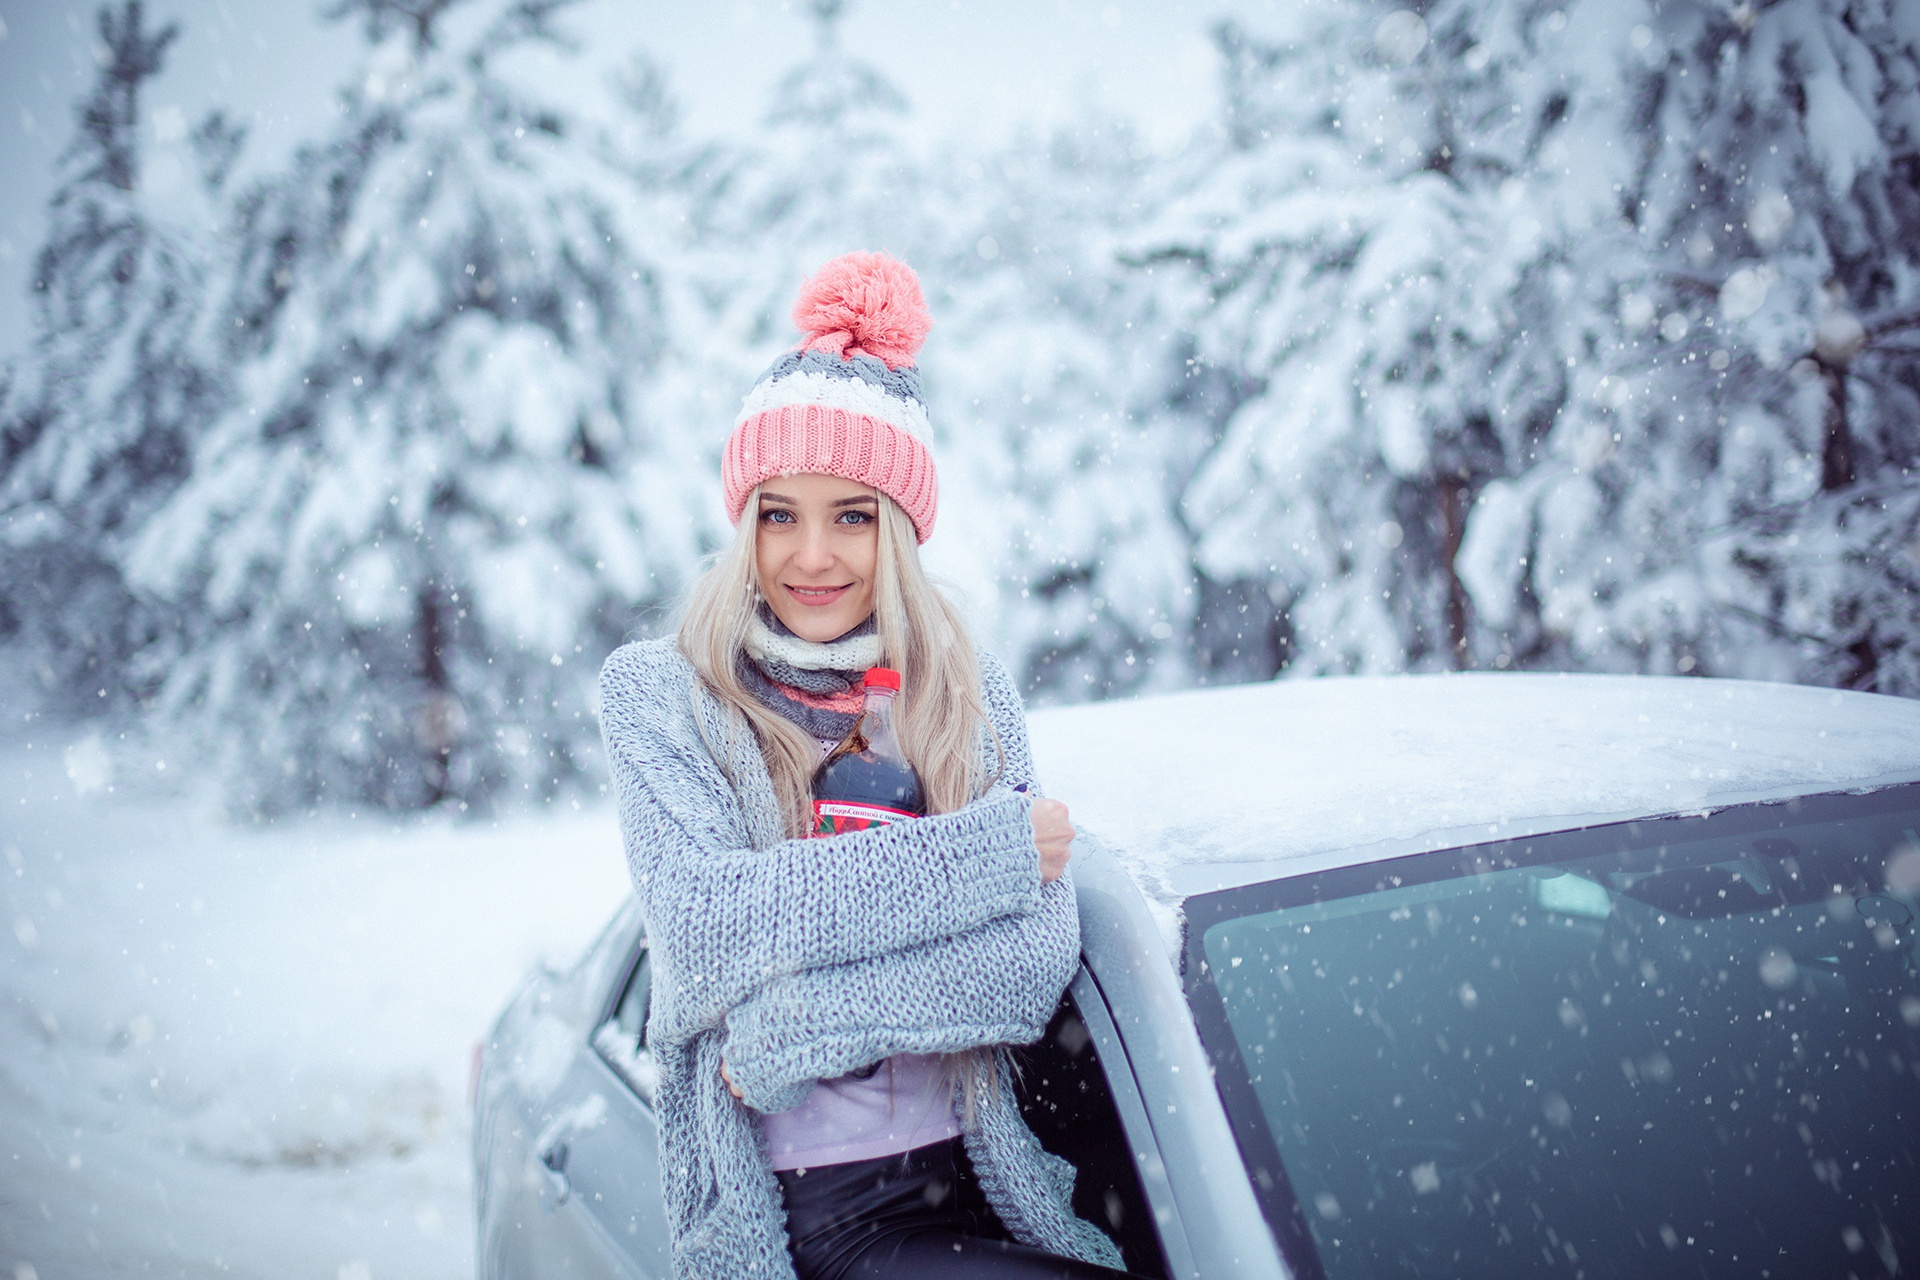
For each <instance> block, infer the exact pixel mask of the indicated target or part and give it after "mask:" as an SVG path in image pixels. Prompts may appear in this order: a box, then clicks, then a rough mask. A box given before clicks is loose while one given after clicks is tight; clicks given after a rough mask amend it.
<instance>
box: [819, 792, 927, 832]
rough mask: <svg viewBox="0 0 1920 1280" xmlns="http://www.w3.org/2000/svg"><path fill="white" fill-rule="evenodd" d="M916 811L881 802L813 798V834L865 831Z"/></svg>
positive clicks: (911, 816) (917, 815)
mask: <svg viewBox="0 0 1920 1280" xmlns="http://www.w3.org/2000/svg"><path fill="white" fill-rule="evenodd" d="M919 816H920V815H919V814H917V813H908V812H907V811H906V810H905V809H889V808H887V807H886V806H885V805H881V804H854V803H851V802H850V801H846V800H815V801H814V802H813V834H814V835H816V836H837V835H840V834H841V833H843V832H847V831H865V830H866V829H867V828H868V827H884V826H886V825H888V824H889V823H893V822H899V821H900V820H901V819H903V818H917V817H919Z"/></svg>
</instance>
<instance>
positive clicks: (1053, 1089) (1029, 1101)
mask: <svg viewBox="0 0 1920 1280" xmlns="http://www.w3.org/2000/svg"><path fill="white" fill-rule="evenodd" d="M1014 1067H1015V1080H1016V1084H1015V1088H1016V1090H1017V1092H1018V1093H1019V1095H1020V1112H1021V1114H1022V1115H1023V1116H1025V1117H1026V1121H1027V1124H1028V1126H1029V1127H1030V1128H1031V1129H1032V1130H1033V1132H1034V1136H1035V1137H1037V1138H1039V1139H1040V1145H1041V1146H1043V1147H1045V1148H1046V1149H1047V1150H1048V1151H1051V1152H1053V1153H1054V1154H1055V1155H1057V1156H1060V1157H1062V1158H1064V1159H1066V1160H1067V1161H1068V1162H1070V1163H1071V1164H1072V1165H1073V1166H1074V1168H1075V1169H1076V1170H1077V1171H1078V1176H1077V1177H1076V1178H1075V1179H1074V1184H1073V1209H1074V1212H1075V1213H1077V1214H1079V1215H1080V1216H1081V1217H1083V1218H1085V1219H1086V1220H1087V1221H1089V1222H1093V1223H1097V1224H1098V1225H1100V1226H1102V1227H1104V1228H1106V1229H1107V1231H1108V1234H1110V1235H1112V1236H1113V1238H1114V1240H1115V1241H1116V1242H1118V1244H1119V1245H1120V1251H1121V1253H1122V1254H1123V1255H1125V1258H1126V1263H1127V1270H1128V1271H1130V1272H1132V1273H1133V1274H1135V1275H1138V1276H1154V1277H1165V1276H1166V1274H1167V1272H1166V1263H1165V1260H1164V1258H1163V1256H1162V1252H1161V1248H1160V1239H1159V1235H1158V1233H1157V1232H1156V1231H1155V1230H1154V1226H1153V1214H1152V1211H1151V1210H1150V1209H1149V1208H1148V1205H1147V1197H1146V1194H1145V1192H1144V1191H1143V1190H1142V1189H1141V1186H1140V1176H1139V1173H1138V1172H1137V1171H1136V1170H1135V1168H1134V1163H1133V1158H1132V1155H1131V1153H1130V1151H1129V1148H1128V1143H1127V1138H1126V1134H1125V1133H1124V1132H1123V1131H1122V1129H1121V1126H1120V1116H1119V1113H1118V1111H1116V1110H1115V1108H1114V1104H1113V1092H1112V1090H1111V1089H1110V1088H1109V1087H1108V1085H1107V1078H1106V1075H1105V1073H1104V1071H1103V1070H1102V1069H1101V1064H1100V1059H1099V1054H1098V1051H1097V1050H1096V1048H1095V1046H1094V1044H1093V1037H1092V1035H1091V1034H1090V1033H1089V1032H1088V1030H1087V1024H1086V1022H1085V1020H1084V1019H1083V1018H1082V1017H1081V1016H1080V1011H1079V1010H1078V1009H1077V1008H1076V1007H1075V1005H1074V999H1073V996H1072V993H1071V992H1069V993H1068V994H1067V995H1065V996H1063V997H1062V998H1061V1000H1060V1007H1059V1009H1058V1010H1056V1011H1055V1013H1054V1016H1053V1020H1052V1022H1051V1023H1049V1024H1048V1026H1047V1033H1046V1035H1045V1036H1043V1037H1041V1039H1040V1041H1039V1042H1038V1043H1037V1044H1033V1045H1027V1046H1024V1047H1022V1048H1020V1049H1017V1050H1015V1053H1014ZM1121 1069H1122V1070H1125V1069H1126V1068H1125V1067H1124V1065H1123V1066H1122V1068H1121Z"/></svg>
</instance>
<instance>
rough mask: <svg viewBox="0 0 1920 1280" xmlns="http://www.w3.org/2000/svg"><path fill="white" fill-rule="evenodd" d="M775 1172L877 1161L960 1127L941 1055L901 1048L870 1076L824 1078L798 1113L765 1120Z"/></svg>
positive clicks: (763, 1125)
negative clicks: (943, 1071) (913, 1051)
mask: <svg viewBox="0 0 1920 1280" xmlns="http://www.w3.org/2000/svg"><path fill="white" fill-rule="evenodd" d="M760 1127H761V1130H762V1132H764V1133H765V1134H766V1136H767V1151H768V1154H769V1155H771V1156H772V1158H773V1167H774V1168H775V1169H814V1168H818V1167H820V1166H822V1165H829V1164H850V1163H852V1162H853V1161H855V1160H875V1159H878V1158H879V1157H881V1156H890V1155H897V1154H898V1153H900V1152H902V1151H911V1150H912V1149H913V1148H915V1147H924V1146H926V1145H927V1144H928V1143H930V1142H942V1141H945V1140H946V1139H948V1138H951V1137H953V1136H955V1135H956V1134H958V1133H959V1132H960V1117H959V1116H958V1115H957V1114H956V1113H955V1111H954V1108H953V1086H952V1083H951V1082H950V1081H948V1080H946V1079H943V1078H942V1074H941V1063H940V1055H938V1054H933V1053H896V1054H894V1055H893V1056H892V1057H891V1058H887V1059H885V1060H883V1061H882V1062H881V1063H880V1065H879V1068H878V1069H877V1070H876V1071H875V1072H874V1073H873V1074H872V1075H870V1076H868V1077H867V1078H866V1079H864V1080H859V1079H855V1078H854V1077H853V1076H841V1077H840V1078H839V1079H837V1080H818V1081H815V1082H814V1086H813V1090H812V1092H810V1093H808V1094H807V1097H806V1101H804V1102H802V1103H801V1104H800V1105H799V1106H797V1107H795V1108H794V1109H793V1110H791V1111H782V1112H779V1113H778V1114H775V1115H770V1116H762V1117H760Z"/></svg>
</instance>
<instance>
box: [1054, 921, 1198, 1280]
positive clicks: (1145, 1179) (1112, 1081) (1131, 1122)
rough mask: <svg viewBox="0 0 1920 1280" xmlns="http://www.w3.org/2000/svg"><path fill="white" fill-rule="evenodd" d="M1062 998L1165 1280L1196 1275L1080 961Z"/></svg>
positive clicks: (1126, 1058) (1149, 1130)
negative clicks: (1107, 1101) (1078, 1030)
mask: <svg viewBox="0 0 1920 1280" xmlns="http://www.w3.org/2000/svg"><path fill="white" fill-rule="evenodd" d="M1067 993H1068V994H1069V995H1070V996H1072V998H1073V1005H1074V1011H1075V1012H1076V1013H1078V1014H1079V1015H1080V1020H1081V1022H1082V1023H1084V1024H1085V1025H1086V1028H1087V1034H1088V1035H1089V1036H1090V1037H1091V1038H1092V1040H1091V1043H1092V1045H1093V1054H1094V1060H1095V1061H1096V1062H1098V1063H1099V1064H1100V1071H1101V1074H1102V1075H1104V1076H1105V1077H1106V1081H1107V1091H1108V1093H1109V1094H1110V1095H1111V1097H1112V1098H1113V1109H1114V1113H1115V1115H1116V1116H1117V1117H1118V1118H1119V1121H1120V1132H1121V1135H1122V1136H1123V1137H1124V1138H1125V1139H1126V1145H1127V1151H1128V1153H1129V1154H1130V1155H1131V1156H1132V1158H1133V1168H1134V1173H1135V1175H1136V1176H1137V1177H1138V1178H1139V1179H1140V1189H1141V1191H1142V1192H1143V1193H1144V1194H1145V1195H1146V1198H1147V1207H1148V1209H1150V1210H1151V1211H1152V1215H1153V1233H1154V1237H1155V1239H1156V1240H1157V1241H1158V1242H1159V1245H1160V1257H1161V1261H1162V1262H1163V1263H1164V1264H1165V1265H1166V1270H1167V1274H1168V1275H1170V1276H1192V1275H1196V1274H1198V1268H1197V1267H1196V1265H1195V1262H1194V1256H1193V1246H1192V1244H1191V1242H1190V1241H1189V1240H1188V1239H1187V1232H1186V1225H1185V1223H1184V1222H1183V1221H1182V1219H1181V1217H1180V1210H1179V1205H1178V1202H1177V1201H1176V1200H1175V1199H1174V1195H1173V1183H1172V1180H1171V1179H1169V1178H1168V1176H1167V1164H1166V1160H1165V1159H1164V1158H1163V1157H1162V1155H1161V1152H1160V1141H1159V1139H1158V1138H1157V1137H1156V1136H1155V1134H1154V1131H1153V1122H1152V1119H1151V1118H1150V1117H1149V1116H1148V1114H1147V1103H1146V1098H1145V1096H1144V1095H1143V1094H1142V1093H1141V1091H1140V1082H1139V1080H1138V1079H1137V1078H1136V1077H1135V1070H1136V1068H1135V1067H1134V1064H1133V1056H1132V1054H1131V1053H1129V1052H1128V1050H1127V1044H1126V1040H1125V1038H1124V1037H1123V1036H1121V1034H1120V1027H1119V1024H1118V1023H1117V1022H1116V1021H1115V1020H1114V1017H1113V1011H1112V1009H1110V1008H1109V1007H1108V1005H1107V996H1106V992H1105V991H1103V990H1102V989H1101V987H1100V980H1099V978H1098V977H1097V976H1096V975H1095V974H1094V972H1093V967H1092V965H1091V964H1089V963H1088V961H1087V958H1086V957H1085V956H1084V955H1083V956H1081V958H1080V964H1079V966H1078V967H1077V968H1076V969H1075V970H1074V974H1073V978H1072V980H1071V981H1069V982H1068V983H1067Z"/></svg>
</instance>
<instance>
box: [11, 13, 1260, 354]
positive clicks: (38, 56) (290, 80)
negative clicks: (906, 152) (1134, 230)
mask: <svg viewBox="0 0 1920 1280" xmlns="http://www.w3.org/2000/svg"><path fill="white" fill-rule="evenodd" d="M117 2H118V0H116V3H117ZM322 7H323V6H322V4H321V3H320V2H319V0H148V3H147V14H148V17H149V21H150V23H151V25H153V26H159V25H161V24H163V23H166V22H169V21H177V22H179V23H180V26H181V35H180V38H179V40H178V41H177V42H176V43H175V45H174V47H173V49H172V51H171V53H170V55H169V57H168V61H167V67H166V70H165V72H164V73H163V74H162V76H161V77H160V78H159V79H158V81H157V82H156V83H155V84H154V86H153V90H152V92H151V94H150V95H149V97H148V99H147V103H146V106H147V110H148V115H149V119H151V117H152V113H153V112H154V111H155V110H156V109H159V108H167V107H171V108H175V109H177V110H178V111H180V112H183V113H184V115H185V118H186V119H187V120H188V121H194V120H198V119H199V118H200V116H201V115H202V114H203V113H204V112H206V111H207V110H208V109H210V108H212V107H214V106H223V107H225V108H227V109H228V110H229V111H230V112H232V113H233V114H235V115H236V116H239V117H241V118H243V119H246V120H247V121H249V122H250V125H251V137H250V139H249V142H248V153H247V157H246V160H245V162H244V163H245V166H246V167H247V168H248V169H258V168H261V167H263V166H268V165H271V164H274V163H277V162H278V161H279V160H280V159H282V158H283V157H284V156H285V155H286V153H287V151H288V149H289V148H291V146H292V145H293V144H294V143H295V142H297V141H298V140H299V139H301V138H303V137H306V136H310V135H312V134H313V133H315V132H316V131H317V130H319V129H320V128H321V127H322V126H323V124H324V120H325V115H326V111H327V108H328V105H329V103H330V102H331V99H332V93H333V89H334V86H335V85H337V84H338V83H340V82H341V81H342V80H343V79H344V78H345V77H346V76H347V74H348V73H349V72H350V71H351V70H352V69H353V67H354V65H355V61H356V59H357V56H358V52H359V49H360V41H359V35H358V31H357V29H356V28H354V27H352V26H350V25H341V24H335V23H327V22H323V21H322V20H321V19H320V18H319V16H318V15H319V13H320V10H321V8H322ZM1276 7H1277V0H1130V2H1128V3H1111V2H1108V0H854V3H852V4H851V5H850V6H849V9H848V13H847V16H846V18H845V19H844V20H843V22H842V29H843V40H844V43H845V44H846V46H847V47H848V48H849V49H851V50H852V51H853V52H855V53H858V54H859V55H861V56H863V57H865V58H867V59H869V60H870V61H872V62H874V63H876V64H877V65H879V66H880V67H881V68H882V69H883V70H884V71H885V72H886V73H887V74H888V75H889V76H890V77H891V78H892V80H893V81H894V83H895V84H896V85H897V86H898V87H899V88H901V89H902V90H903V91H904V92H906V94H907V95H908V97H909V98H910V99H911V101H912V102H913V105H914V108H915V111H916V115H917V117H918V118H919V119H920V120H921V121H922V122H923V123H924V126H925V128H926V131H927V135H928V137H929V138H940V137H953V136H956V135H959V136H970V137H973V138H975V139H979V140H991V139H993V138H997V137H1004V136H1005V135H1006V134H1007V133H1008V132H1010V131H1011V130H1013V129H1014V128H1016V127H1018V125H1019V124H1020V123H1021V122H1023V121H1031V122H1035V123H1037V124H1040V125H1042V126H1044V125H1046V124H1049V123H1053V122H1057V121H1062V120H1065V119H1068V118H1070V117H1072V116H1073V115H1075V114H1077V113H1078V111H1079V110H1080V108H1081V105H1082V104H1083V103H1084V102H1086V101H1087V100H1088V99H1089V98H1092V99H1094V100H1096V101H1098V102H1100V103H1101V104H1103V105H1104V106H1106V107H1109V108H1113V109H1118V110H1121V111H1125V112H1126V113H1128V114H1130V115H1132V116H1133V117H1135V118H1136V119H1137V120H1138V121H1139V122H1140V125H1141V126H1142V128H1143V130H1144V131H1145V132H1146V133H1147V134H1148V135H1149V136H1150V137H1152V138H1153V139H1154V140H1155V142H1156V145H1159V146H1161V147H1164V148H1168V149H1173V148H1177V147H1178V146H1179V145H1180V142H1181V140H1182V139H1183V138H1184V137H1185V136H1186V133H1187V131H1188V130H1189V129H1191V128H1192V127H1193V126H1194V125H1195V124H1197V123H1199V122H1200V121H1202V120H1203V119H1205V118H1206V117H1208V116H1209V115H1210V113H1211V112H1212V110H1213V107H1214V104H1215V101H1216V90H1215V75H1214V71H1215V67H1214V56H1213V51H1212V46H1211V44H1210V43H1209V40H1208V34H1207V33H1208V30H1209V28H1210V27H1211V26H1212V24H1213V23H1214V21H1216V20H1217V19H1218V18H1219V17H1221V16H1223V15H1225V14H1229V13H1231V14H1233V15H1235V16H1236V17H1238V18H1239V19H1240V20H1242V21H1243V22H1247V23H1248V24H1249V25H1251V26H1254V27H1256V28H1259V27H1261V26H1263V25H1265V24H1264V23H1263V22H1262V21H1261V19H1262V16H1263V14H1267V13H1270V11H1271V10H1273V9H1275V8H1276ZM97 9H98V4H97V3H96V0H0V22H4V24H5V26H4V35H3V36H0V174H4V176H5V182H4V183H3V184H0V360H5V359H9V358H12V357H14V356H16V355H18V354H19V353H20V352H21V351H22V349H23V348H24V347H25V345H26V342H27V340H28V336H29V312H28V303H27V287H28V273H29V270H30V268H31V264H32V260H33V255H34V253H35V251H36V250H37V248H38V246H39V244H40V240H41V235H42V231H43V227H44V211H45V207H46V201H47V197H48V195H49V194H50V193H51V190H52V172H53V164H54V160H55V158H56V157H57V156H58V154H59V152H60V150H61V149H62V148H63V147H64V146H65V145H66V143H67V140H68V138H69V137H70V136H71V133H72V119H73V102H74V99H75V97H76V95H77V94H79V93H81V92H82V91H84V90H85V88H86V86H87V84H88V83H89V81H90V79H91V77H92V76H93V73H94V63H93V57H92V52H91V48H92V44H93V40H94V15H95V13H96V12H97ZM569 22H570V24H571V25H572V27H573V28H574V29H575V30H576V31H577V32H579V33H580V34H581V35H582V36H583V37H584V38H585V39H586V41H587V43H588V46H589V48H590V50H591V57H592V59H593V61H594V62H595V63H596V64H597V65H598V66H601V67H606V68H611V67H613V66H616V65H618V64H620V63H622V62H624V61H625V60H626V58H627V56H628V55H629V54H630V53H631V52H632V51H634V50H636V49H645V50H647V51H648V52H650V53H651V54H652V55H653V56H654V57H656V58H657V59H659V60H660V61H661V62H662V63H664V64H665V65H666V66H667V67H668V69H669V71H670V73H671V76H672V83H673V86H674V89H675V91H676V93H677V95H678V96H679V98H680V100H681V102H682V104H683V105H684V107H685V109H686V118H687V125H688V127H689V128H690V129H691V130H693V131H695V132H696V133H709V132H720V131H728V132H734V131H743V130H748V129H751V128H752V127H753V126H754V125H755V123H756V122H757V121H758V119H759V117H760V114H761V112H762V111H763V110H764V108H765V104H766V101H767V96H768V94H769V92H770V90H771V88H772V86H773V85H774V83H775V82H776V81H777V80H778V78H779V75H780V74H781V72H782V71H784V70H785V69H786V68H787V67H788V66H790V65H791V64H792V63H793V62H794V61H795V60H796V59H797V58H798V57H799V56H801V55H802V54H803V53H804V52H805V51H806V50H807V49H809V48H810V47H811V44H812V40H813V34H812V23H811V18H810V17H809V11H808V9H807V7H806V6H805V4H803V3H798V4H797V3H792V2H791V0H789V2H787V3H783V2H782V0H710V2H708V3H702V4H685V3H676V4H666V3H660V2H659V0H582V2H581V3H580V4H579V5H578V7H577V8H576V9H575V11H574V12H573V14H572V15H571V16H570V18H569Z"/></svg>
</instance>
